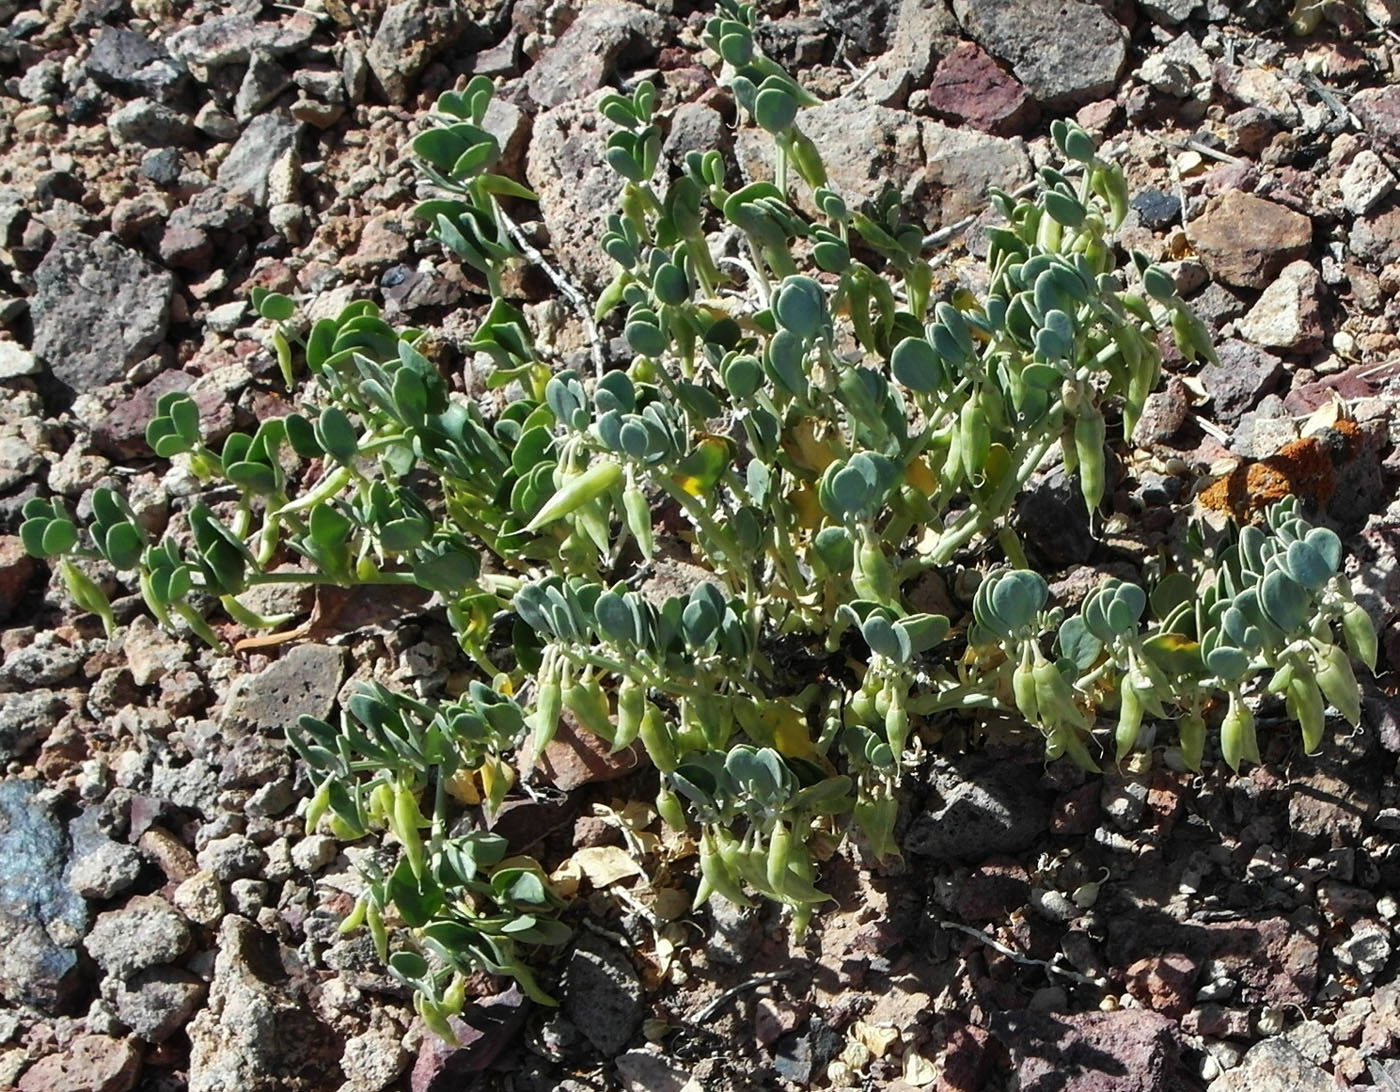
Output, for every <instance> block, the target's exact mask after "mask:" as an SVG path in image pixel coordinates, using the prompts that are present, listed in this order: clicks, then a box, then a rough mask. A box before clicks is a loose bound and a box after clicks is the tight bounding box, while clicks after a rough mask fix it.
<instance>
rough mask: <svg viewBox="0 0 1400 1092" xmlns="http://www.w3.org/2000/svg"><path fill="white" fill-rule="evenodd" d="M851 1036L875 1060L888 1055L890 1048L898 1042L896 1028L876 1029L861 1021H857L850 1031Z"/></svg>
mask: <svg viewBox="0 0 1400 1092" xmlns="http://www.w3.org/2000/svg"><path fill="white" fill-rule="evenodd" d="M851 1034H852V1035H854V1036H855V1038H856V1039H857V1040H858V1041H859V1042H860V1043H862V1044H864V1046H865V1048H866V1049H867V1050H869V1051H870V1053H871V1054H873V1055H875V1057H877V1058H883V1057H884V1056H885V1055H886V1054H888V1053H889V1050H890V1047H892V1046H894V1044H895V1043H897V1042H899V1029H898V1028H888V1027H887V1028H882V1027H876V1026H875V1025H874V1024H867V1023H866V1022H865V1021H863V1020H857V1021H856V1022H855V1026H854V1027H853V1028H852V1029H851Z"/></svg>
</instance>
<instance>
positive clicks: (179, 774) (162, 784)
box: [147, 749, 219, 819]
mask: <svg viewBox="0 0 1400 1092" xmlns="http://www.w3.org/2000/svg"><path fill="white" fill-rule="evenodd" d="M173 763H174V759H173V758H172V757H171V755H170V754H169V753H168V752H167V751H166V750H164V749H162V750H161V752H160V755H159V757H158V759H157V761H156V764H155V766H154V767H153V768H152V770H151V780H150V786H149V788H148V790H147V795H149V796H151V797H153V798H154V799H156V800H164V801H166V802H167V803H170V804H174V805H175V806H176V807H177V808H187V809H188V810H190V811H195V812H198V813H199V814H200V815H202V816H204V818H206V819H212V818H213V817H214V816H215V815H217V814H218V812H219V777H218V773H217V772H216V771H215V770H214V768H213V767H212V766H210V765H209V763H207V762H205V761H204V760H203V759H202V758H196V759H195V760H194V761H192V762H187V763H185V764H184V765H183V766H176V765H174V764H173Z"/></svg>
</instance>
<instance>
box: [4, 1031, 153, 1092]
mask: <svg viewBox="0 0 1400 1092" xmlns="http://www.w3.org/2000/svg"><path fill="white" fill-rule="evenodd" d="M140 1072H141V1052H140V1051H139V1050H138V1049H137V1046H136V1043H135V1042H133V1041H132V1040H130V1039H114V1038H112V1037H111V1036H110V1035H79V1036H77V1037H76V1038H75V1039H73V1041H72V1042H70V1043H68V1044H67V1045H66V1046H65V1047H64V1048H63V1049H62V1050H60V1051H59V1052H58V1053H57V1054H50V1055H48V1056H47V1057H45V1058H40V1059H39V1060H38V1061H37V1062H35V1063H34V1064H33V1065H32V1066H30V1067H29V1068H28V1069H26V1070H25V1071H24V1075H23V1076H22V1077H20V1079H19V1084H18V1085H16V1086H15V1087H16V1088H17V1089H18V1092H127V1090H128V1089H130V1088H132V1087H134V1086H135V1084H136V1078H137V1076H139V1075H140Z"/></svg>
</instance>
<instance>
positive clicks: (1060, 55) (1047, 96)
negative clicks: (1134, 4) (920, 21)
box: [953, 0, 1128, 107]
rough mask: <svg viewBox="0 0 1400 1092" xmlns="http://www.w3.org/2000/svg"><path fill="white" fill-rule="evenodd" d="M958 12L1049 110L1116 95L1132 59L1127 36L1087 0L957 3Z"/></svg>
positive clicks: (957, 0) (959, 0)
mask: <svg viewBox="0 0 1400 1092" xmlns="http://www.w3.org/2000/svg"><path fill="white" fill-rule="evenodd" d="M953 11H954V13H955V14H956V15H957V17H958V22H960V23H961V24H962V25H963V28H964V29H965V30H966V31H967V32H968V33H969V34H970V35H972V37H973V39H974V40H975V41H976V42H977V44H978V45H980V46H981V47H982V48H983V49H985V50H986V51H987V52H988V53H990V54H991V55H992V56H994V57H999V58H1001V59H1002V60H1003V61H1005V62H1006V63H1007V64H1009V65H1011V68H1012V71H1013V72H1015V74H1016V78H1017V79H1018V80H1020V81H1021V82H1022V83H1023V84H1025V85H1026V90H1027V91H1029V92H1030V93H1031V94H1032V95H1034V96H1035V97H1036V99H1038V100H1039V101H1040V102H1041V103H1043V104H1045V105H1047V106H1058V107H1063V106H1075V105H1079V104H1082V103H1085V102H1089V101H1090V100H1092V99H1097V98H1103V97H1104V96H1105V95H1109V94H1112V93H1113V91H1114V90H1115V89H1116V88H1117V85H1118V77H1119V75H1120V74H1121V73H1122V71H1123V67H1124V65H1125V64H1126V63H1127V60H1128V34H1127V31H1125V30H1124V29H1123V28H1122V27H1121V26H1120V25H1119V24H1118V23H1117V22H1115V21H1114V20H1113V18H1112V17H1111V16H1109V15H1108V13H1107V12H1105V11H1104V9H1103V8H1101V7H1100V6H1099V5H1098V4H1093V3H1086V2H1084V0H954V2H953Z"/></svg>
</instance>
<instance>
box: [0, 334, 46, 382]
mask: <svg viewBox="0 0 1400 1092" xmlns="http://www.w3.org/2000/svg"><path fill="white" fill-rule="evenodd" d="M39 370H40V369H39V362H38V361H37V360H35V359H34V354H33V353H31V352H30V351H29V350H28V349H26V348H25V347H24V346H22V345H17V344H16V343H15V342H13V341H0V380H4V379H22V378H24V377H25V376H29V375H38V374H39Z"/></svg>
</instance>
